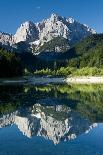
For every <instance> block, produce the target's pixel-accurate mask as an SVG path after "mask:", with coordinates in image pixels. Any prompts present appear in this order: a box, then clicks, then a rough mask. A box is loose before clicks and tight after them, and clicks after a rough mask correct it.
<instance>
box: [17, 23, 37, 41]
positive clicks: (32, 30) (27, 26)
mask: <svg viewBox="0 0 103 155" xmlns="http://www.w3.org/2000/svg"><path fill="white" fill-rule="evenodd" d="M37 38H38V32H37V28H36V25H35V24H34V23H33V22H31V21H27V22H25V23H23V24H21V26H20V28H18V30H17V32H16V34H15V35H14V41H15V43H18V42H21V41H25V42H32V41H34V40H36V39H37Z"/></svg>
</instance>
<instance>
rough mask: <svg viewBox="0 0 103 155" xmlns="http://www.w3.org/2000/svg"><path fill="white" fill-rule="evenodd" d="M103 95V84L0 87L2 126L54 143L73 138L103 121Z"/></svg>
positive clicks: (0, 126) (0, 118) (0, 119)
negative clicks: (16, 128) (12, 127)
mask: <svg viewBox="0 0 103 155" xmlns="http://www.w3.org/2000/svg"><path fill="white" fill-rule="evenodd" d="M102 94H103V87H102V86H100V85H97V86H96V85H94V86H92V85H91V86H88V85H85V86H76V85H73V86H65V85H57V86H56V85H48V86H42V87H41V86H30V85H29V86H28V85H25V86H23V85H22V86H15V85H14V86H0V128H4V127H6V126H10V125H13V124H15V125H17V127H18V129H19V130H20V131H21V132H22V133H23V135H25V136H27V137H29V138H31V137H33V136H42V137H44V138H45V139H49V140H52V141H53V142H54V143H55V144H58V143H60V142H61V141H69V140H73V139H75V138H76V137H77V136H79V135H81V134H83V133H84V134H87V133H89V131H91V130H92V129H93V128H94V127H96V126H97V123H98V122H102V121H103V103H102V102H103V95H102Z"/></svg>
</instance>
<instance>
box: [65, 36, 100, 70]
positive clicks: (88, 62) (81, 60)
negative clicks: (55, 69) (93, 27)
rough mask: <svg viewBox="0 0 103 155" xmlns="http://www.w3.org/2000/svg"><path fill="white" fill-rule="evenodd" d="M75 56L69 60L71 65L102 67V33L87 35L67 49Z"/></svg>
mask: <svg viewBox="0 0 103 155" xmlns="http://www.w3.org/2000/svg"><path fill="white" fill-rule="evenodd" d="M68 52H69V53H74V54H75V58H73V59H71V60H69V64H68V65H69V66H72V67H103V34H95V35H92V36H89V37H87V38H86V39H84V40H83V41H82V42H80V43H78V44H77V45H76V46H75V47H73V48H72V49H70V50H69V51H68Z"/></svg>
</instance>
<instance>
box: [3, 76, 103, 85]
mask: <svg viewBox="0 0 103 155" xmlns="http://www.w3.org/2000/svg"><path fill="white" fill-rule="evenodd" d="M2 84H31V85H43V84H103V76H101V77H100V76H81V77H67V78H65V77H35V76H32V77H31V76H28V77H21V78H15V79H12V78H9V79H1V80H0V85H2Z"/></svg>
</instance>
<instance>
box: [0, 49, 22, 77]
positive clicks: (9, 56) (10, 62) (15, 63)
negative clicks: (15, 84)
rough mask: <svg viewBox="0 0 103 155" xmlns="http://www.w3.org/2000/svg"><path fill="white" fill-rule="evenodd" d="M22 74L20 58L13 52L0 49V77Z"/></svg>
mask: <svg viewBox="0 0 103 155" xmlns="http://www.w3.org/2000/svg"><path fill="white" fill-rule="evenodd" d="M19 75H22V66H21V62H20V58H19V57H17V56H16V55H15V53H12V52H8V51H6V50H5V49H2V48H1V49H0V77H14V76H19Z"/></svg>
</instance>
